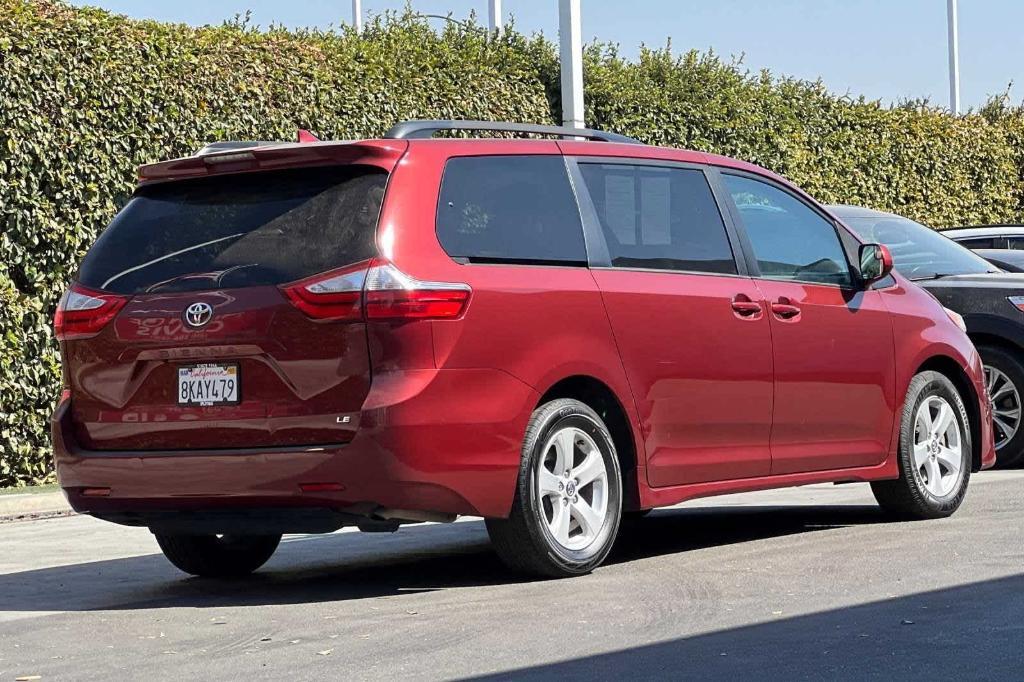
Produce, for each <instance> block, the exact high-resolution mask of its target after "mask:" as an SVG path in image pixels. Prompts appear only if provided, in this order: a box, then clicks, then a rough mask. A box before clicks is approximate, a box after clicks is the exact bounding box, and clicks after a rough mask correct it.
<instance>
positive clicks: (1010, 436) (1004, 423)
mask: <svg viewBox="0 0 1024 682" xmlns="http://www.w3.org/2000/svg"><path fill="white" fill-rule="evenodd" d="M978 352H979V353H980V354H981V361H982V363H984V365H985V387H986V389H987V390H988V395H989V399H990V400H991V401H992V421H993V424H992V427H993V431H994V435H995V441H996V464H997V466H1000V467H1012V466H1018V465H1020V464H1021V463H1022V461H1024V428H1021V390H1022V389H1024V364H1022V363H1021V360H1020V358H1019V357H1018V354H1017V353H1014V352H1012V351H1009V350H1007V349H1005V348H1001V347H999V346H986V345H982V346H978Z"/></svg>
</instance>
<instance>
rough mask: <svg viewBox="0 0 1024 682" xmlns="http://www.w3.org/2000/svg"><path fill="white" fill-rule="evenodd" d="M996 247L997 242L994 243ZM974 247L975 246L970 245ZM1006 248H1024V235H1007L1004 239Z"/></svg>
mask: <svg viewBox="0 0 1024 682" xmlns="http://www.w3.org/2000/svg"><path fill="white" fill-rule="evenodd" d="M994 246H996V247H998V246H999V244H994ZM971 248H976V247H971ZM1006 248H1008V249H1024V237H1008V238H1007V240H1006Z"/></svg>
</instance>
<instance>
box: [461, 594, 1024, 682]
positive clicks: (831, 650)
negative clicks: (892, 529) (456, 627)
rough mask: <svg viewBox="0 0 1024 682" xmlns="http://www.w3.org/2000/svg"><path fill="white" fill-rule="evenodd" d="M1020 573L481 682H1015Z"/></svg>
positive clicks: (1023, 602) (1023, 607)
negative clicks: (611, 681) (610, 681)
mask: <svg viewBox="0 0 1024 682" xmlns="http://www.w3.org/2000/svg"><path fill="white" fill-rule="evenodd" d="M1021 613H1024V575H1021V574H1018V575H1013V576H1009V577H1005V578H997V579H994V580H985V581H981V582H975V583H970V584H966V585H958V586H956V587H951V588H946V589H940V590H934V591H930V592H921V593H917V594H911V595H908V596H904V597H897V598H893V599H886V600H882V601H877V602H871V603H867V604H859V605H856V606H848V607H844V608H838V609H832V610H828V611H821V612H817V613H812V614H808V615H802V616H796V617H790V618H780V619H777V620H770V621H767V622H763V623H758V624H755V625H749V626H744V627H738V628H732V629H727V630H721V631H718V632H711V633H707V634H700V635H695V636H692V637H681V638H678V639H673V640H668V641H664V642H658V643H655V644H648V645H644V646H637V647H631V648H626V649H621V650H619V651H612V652H608V653H602V654H598V655H594V656H587V657H583V658H575V659H570V660H566V661H560V662H556V663H551V664H545V665H535V666H529V667H523V668H519V669H516V670H509V671H504V672H502V673H499V674H495V675H487V676H481V677H477V678H473V679H479V680H506V679H509V680H513V679H514V680H549V679H558V680H587V681H588V682H590V681H591V680H595V679H620V678H622V679H630V680H655V679H656V680H662V679H673V680H719V679H721V680H744V679H758V680H764V681H766V682H770V681H773V680H780V681H786V682H789V681H790V680H879V681H883V682H889V681H890V680H924V679H928V680H1016V679H1021V674H1020V670H1021V665H1022V664H1024V655H1022V654H1021V653H1020V646H1019V643H1020V628H1021V625H1020V614H1021Z"/></svg>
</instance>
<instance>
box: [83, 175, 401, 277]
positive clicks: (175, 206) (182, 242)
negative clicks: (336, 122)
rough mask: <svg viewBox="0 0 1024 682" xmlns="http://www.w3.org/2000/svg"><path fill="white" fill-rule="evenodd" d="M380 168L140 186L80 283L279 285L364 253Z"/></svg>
mask: <svg viewBox="0 0 1024 682" xmlns="http://www.w3.org/2000/svg"><path fill="white" fill-rule="evenodd" d="M387 177H388V176H387V173H385V172H384V171H383V170H380V169H377V168H373V167H370V166H339V167H320V168H305V169H299V170H288V171H273V172H260V173H242V174H235V175H222V176H216V177H210V178H202V179H197V180H183V181H176V182H169V183H161V184H157V185H151V186H146V187H141V188H139V190H138V191H137V192H136V193H135V195H134V196H133V197H132V199H131V200H130V201H129V202H128V204H127V205H126V206H125V207H124V209H122V210H121V212H120V213H119V214H118V215H117V216H116V217H115V218H114V220H113V222H111V224H110V226H109V227H107V229H106V230H105V231H104V232H103V234H102V235H100V238H99V239H98V240H97V241H96V244H94V245H93V247H92V249H90V250H89V252H88V254H87V255H86V257H85V259H84V260H83V261H82V265H81V267H80V269H79V274H78V279H79V281H80V282H82V284H84V285H86V286H89V287H93V288H96V289H102V290H105V291H111V292H114V293H121V294H135V293H146V292H157V291H160V292H172V291H193V290H203V289H219V288H232V287H244V286H258V285H276V284H283V283H285V282H290V281H293V280H296V279H301V278H303V277H307V276H309V275H314V274H316V273H319V272H323V271H326V270H331V269H333V268H338V267H342V266H345V265H349V264H352V263H356V262H359V261H361V260H365V259H367V258H371V257H372V256H373V255H374V254H375V252H376V249H375V238H376V227H377V218H378V216H379V214H380V207H381V202H382V200H383V197H384V189H385V185H386V183H387Z"/></svg>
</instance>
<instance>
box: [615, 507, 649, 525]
mask: <svg viewBox="0 0 1024 682" xmlns="http://www.w3.org/2000/svg"><path fill="white" fill-rule="evenodd" d="M652 511H654V510H653V509H636V510H634V511H627V512H622V522H623V523H627V522H629V523H633V522H636V521H641V520H643V519H645V518H647V515H648V514H650V513H651V512H652Z"/></svg>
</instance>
